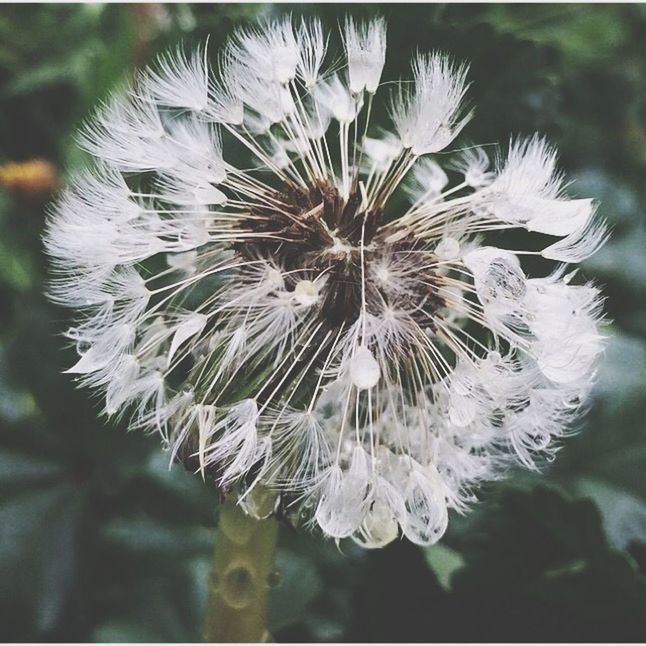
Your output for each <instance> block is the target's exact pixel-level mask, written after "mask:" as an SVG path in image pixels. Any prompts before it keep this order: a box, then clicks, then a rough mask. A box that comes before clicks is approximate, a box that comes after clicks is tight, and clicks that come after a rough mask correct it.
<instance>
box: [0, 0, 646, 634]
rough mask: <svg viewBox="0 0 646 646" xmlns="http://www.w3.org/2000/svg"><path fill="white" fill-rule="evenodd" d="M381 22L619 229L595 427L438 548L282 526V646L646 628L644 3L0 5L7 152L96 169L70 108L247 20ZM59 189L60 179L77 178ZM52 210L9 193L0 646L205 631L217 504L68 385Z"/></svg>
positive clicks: (392, 45) (474, 130)
mask: <svg viewBox="0 0 646 646" xmlns="http://www.w3.org/2000/svg"><path fill="white" fill-rule="evenodd" d="M347 10H349V11H352V12H353V13H355V14H357V15H360V16H367V15H371V14H374V13H376V12H378V13H381V14H383V15H385V16H387V17H388V19H389V50H388V60H387V65H386V71H385V75H386V76H389V77H396V76H398V75H402V74H405V73H406V66H407V64H408V59H409V56H410V54H411V53H412V52H413V51H414V50H415V49H416V48H419V49H421V50H427V49H440V50H444V51H448V52H450V53H452V54H453V55H454V56H456V57H457V58H460V59H468V60H470V61H471V62H472V66H471V74H470V76H471V79H472V81H473V85H472V88H471V97H472V100H473V103H474V105H475V106H476V108H477V118H476V119H474V120H473V121H472V123H471V124H470V125H469V126H468V128H467V130H466V132H465V138H466V139H471V140H474V141H478V142H485V143H486V142H496V141H502V142H504V141H506V140H507V139H508V138H509V136H510V135H511V134H528V133H531V132H533V131H535V130H540V131H542V132H544V133H545V134H547V135H548V136H549V137H550V139H551V140H552V141H554V142H555V143H556V144H557V145H558V146H559V148H560V151H561V158H562V163H563V166H564V168H565V169H567V171H568V173H569V175H570V176H572V177H573V178H574V179H575V180H576V181H575V182H574V183H573V185H572V187H571V191H572V192H573V193H574V194H576V195H580V196H591V197H595V198H597V199H598V200H600V202H601V207H600V210H601V212H602V214H603V215H604V216H605V217H606V218H607V219H608V220H609V221H610V223H611V224H612V226H613V237H612V240H611V241H610V243H609V244H608V245H607V246H606V247H605V248H604V249H603V250H602V251H601V252H600V253H599V254H598V255H597V256H595V257H594V258H593V259H591V260H590V261H589V262H588V263H587V265H586V266H585V267H584V270H583V271H584V273H585V274H586V276H588V277H596V278H597V279H598V281H599V282H600V283H602V284H604V285H605V288H604V291H605V294H606V295H607V312H608V316H609V318H610V319H611V320H612V323H611V325H610V328H609V330H610V332H611V333H612V335H613V336H612V338H611V340H610V342H609V344H608V349H607V353H606V356H605V360H604V363H603V366H602V368H601V371H600V379H599V386H598V388H597V390H596V395H595V398H594V401H593V404H592V407H591V411H590V413H589V414H588V416H587V418H586V420H585V422H584V423H583V424H582V428H581V433H580V434H579V435H577V436H576V437H574V438H572V439H570V440H568V441H567V442H566V443H565V446H564V448H563V450H562V451H561V452H560V453H559V455H558V458H557V460H556V461H555V463H554V464H553V465H552V466H551V467H550V468H549V469H547V472H546V473H545V474H540V475H539V474H529V475H528V474H514V478H512V479H511V480H510V481H509V482H508V483H503V484H498V485H495V486H490V487H488V488H487V489H486V490H485V491H484V492H483V495H482V502H481V503H479V504H478V505H477V506H476V509H475V510H474V512H473V513H472V514H470V515H468V516H466V517H464V518H461V517H455V518H453V520H452V523H451V525H450V530H449V533H448V535H447V537H446V539H445V540H444V541H443V542H442V544H441V545H439V546H434V547H431V548H428V549H427V550H421V549H419V548H417V547H415V546H413V545H411V544H408V543H406V542H396V543H395V544H394V545H392V546H390V547H388V548H386V549H384V550H381V551H378V552H365V551H362V550H360V549H358V548H356V547H354V546H352V545H345V544H343V545H341V547H340V549H337V547H336V546H335V545H334V544H332V543H322V542H321V541H319V540H318V539H314V538H312V537H309V536H305V535H297V534H295V533H294V532H292V531H290V530H288V529H287V528H285V529H284V532H283V535H282V537H281V543H280V550H279V554H278V559H277V570H278V572H279V574H278V576H277V584H276V587H275V588H274V590H273V591H272V607H271V613H270V620H271V621H270V623H271V629H272V631H273V634H274V636H275V638H276V639H277V640H278V641H292V640H313V641H337V640H353V641H354V640H356V641H371V640H378V641H389V640H391V641H462V640H473V641H505V640H518V641H542V640H544V641H552V640H555V641H567V640H572V641H580V640H590V641H599V640H609V641H621V640H635V639H637V640H640V641H642V640H646V612H645V608H646V578H645V576H644V575H645V573H646V478H645V477H644V475H645V474H646V429H645V428H644V424H645V418H646V415H645V413H646V281H644V276H645V275H646V217H645V214H646V199H645V198H646V181H644V180H645V178H646V118H645V117H646V57H645V56H644V34H645V33H646V6H645V5H639V4H636V5H620V4H616V5H590V6H586V5H567V4H565V5H563V4H560V5H502V4H497V5H487V4H478V5H457V4H456V5H443V4H432V5H431V4H427V5H423V4H420V5H403V4H397V5H355V6H352V5H351V6H348V5H290V6H280V5H261V4H259V5H226V4H212V5H194V6H193V5H181V4H180V5H146V6H142V5H102V4H87V5H23V6H21V5H7V4H5V5H2V7H1V8H0V163H2V162H6V161H10V160H12V161H16V160H18V161H19V160H23V159H29V158H32V157H43V158H47V159H49V160H51V161H53V162H54V163H56V164H57V166H58V167H59V169H61V170H60V172H61V175H62V177H63V178H64V176H65V175H66V174H69V173H74V172H75V171H76V170H78V168H79V166H80V165H81V164H82V163H83V156H82V155H81V154H80V153H79V152H78V150H77V148H76V147H75V144H74V141H73V131H74V129H75V127H76V126H77V125H78V123H79V122H80V120H81V119H82V118H83V117H84V116H85V115H86V114H87V113H88V111H89V110H90V109H91V108H92V107H93V106H94V105H96V104H97V103H98V102H100V100H101V99H102V98H104V97H105V96H106V94H107V93H108V92H109V91H110V89H111V88H113V87H114V86H115V85H117V84H118V83H119V82H120V81H122V80H123V79H125V78H127V77H128V76H129V75H130V74H131V73H132V71H133V69H134V68H135V66H137V65H140V64H144V63H146V62H147V61H148V60H149V59H150V58H151V57H153V56H154V55H155V53H156V52H158V51H160V50H162V49H164V48H165V47H167V46H169V45H173V44H175V43H176V42H178V41H179V40H183V41H184V42H186V43H187V44H192V43H196V42H198V41H200V40H202V39H203V38H204V37H206V36H207V35H210V47H211V50H212V51H215V50H217V48H218V46H219V45H220V44H221V43H222V41H223V40H224V38H225V37H226V35H227V34H228V33H229V32H230V31H231V30H232V29H233V28H234V27H235V26H236V25H238V24H240V23H244V22H246V21H249V20H253V19H255V18H256V17H258V16H262V15H270V14H280V13H285V12H292V13H294V14H300V13H303V14H308V15H311V14H316V15H319V16H320V17H321V18H322V19H323V20H324V22H325V23H326V24H327V25H328V26H329V27H330V28H331V29H335V28H336V25H337V24H338V22H339V20H340V19H341V18H342V16H343V15H344V12H345V11H347ZM63 181H64V180H63ZM46 209H47V206H46V205H45V204H43V203H42V202H34V201H33V200H32V201H28V200H26V199H24V198H20V197H18V196H16V195H12V194H10V193H9V192H7V191H4V192H1V191H0V573H1V576H0V626H1V628H0V631H1V633H0V637H2V639H3V640H20V641H30V640H55V641H58V640H61V641H74V640H90V641H93V640H95V641H102V642H115V641H162V642H164V641H191V640H196V639H198V637H199V633H200V627H201V615H202V613H203V607H204V603H205V597H206V579H207V574H208V568H209V559H210V553H211V544H212V539H213V530H214V527H215V524H216V516H217V509H216V495H215V492H214V491H213V490H212V489H211V488H210V487H209V486H208V485H206V484H203V483H202V481H201V480H200V479H199V477H196V476H191V475H188V474H186V473H183V472H182V471H181V470H180V469H178V468H173V469H172V470H169V469H168V465H167V461H166V457H165V456H164V455H162V454H161V452H160V451H159V448H158V442H157V440H156V439H155V438H150V437H144V436H141V435H135V434H126V433H125V431H124V429H123V428H122V427H121V426H119V425H114V424H111V425H107V424H105V423H103V422H102V421H100V420H99V419H98V417H97V412H98V410H99V406H98V404H97V402H96V401H93V400H92V399H91V398H90V397H89V396H88V394H87V393H83V392H78V391H76V390H75V389H74V387H73V385H72V383H71V380H70V379H69V378H68V377H67V376H65V375H62V374H60V373H61V371H62V370H63V369H64V368H65V367H67V366H69V365H71V363H72V362H73V361H72V356H71V352H70V351H69V350H68V349H66V348H64V344H63V341H62V339H61V337H60V333H61V331H63V330H64V329H65V326H66V320H67V319H66V317H67V316H68V315H67V313H66V312H63V311H61V310H58V309H55V308H53V307H52V306H50V305H48V304H47V303H46V301H45V298H44V296H43V284H44V276H45V274H46V263H45V259H44V257H43V254H42V249H41V243H40V235H41V232H42V228H43V222H44V217H45V213H46Z"/></svg>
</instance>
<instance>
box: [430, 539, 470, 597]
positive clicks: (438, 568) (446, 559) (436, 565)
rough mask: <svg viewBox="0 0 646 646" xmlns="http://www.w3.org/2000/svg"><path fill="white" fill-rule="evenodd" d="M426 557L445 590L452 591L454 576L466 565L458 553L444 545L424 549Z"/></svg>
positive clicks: (438, 544) (439, 544)
mask: <svg viewBox="0 0 646 646" xmlns="http://www.w3.org/2000/svg"><path fill="white" fill-rule="evenodd" d="M423 551H424V557H425V558H426V562H427V563H428V565H429V567H430V568H431V570H433V573H434V574H435V576H436V577H437V580H438V583H439V584H440V585H441V586H442V588H443V589H444V590H447V591H448V590H451V585H452V581H453V576H454V575H455V574H456V573H457V572H459V571H460V570H461V569H462V568H464V566H465V565H466V563H465V560H464V558H462V555H461V554H460V553H459V552H458V551H457V550H454V549H452V548H450V547H448V546H447V545H444V544H443V543H437V544H436V545H431V546H429V547H426V548H424V550H423Z"/></svg>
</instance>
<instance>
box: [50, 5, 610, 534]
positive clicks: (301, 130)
mask: <svg viewBox="0 0 646 646" xmlns="http://www.w3.org/2000/svg"><path fill="white" fill-rule="evenodd" d="M340 29H341V33H342V42H343V48H342V49H341V48H332V46H331V45H330V43H331V40H330V34H329V33H327V31H326V30H325V29H324V28H323V26H322V24H321V22H320V21H319V20H318V19H316V18H313V19H296V18H291V17H287V18H280V19H272V20H267V21H265V22H260V23H258V24H257V25H255V26H249V27H242V28H239V29H238V30H237V31H236V32H235V33H234V34H233V35H232V37H231V38H230V39H229V41H228V42H227V44H226V45H225V46H224V47H223V48H222V49H221V51H218V52H213V51H212V48H211V47H209V46H208V43H204V45H203V46H202V47H200V48H197V49H195V50H194V51H189V50H188V49H185V48H182V47H180V48H178V49H176V50H172V51H170V53H167V54H164V55H162V56H161V57H159V59H158V60H157V61H156V62H155V63H154V64H153V65H152V66H151V67H150V68H147V69H145V70H142V71H140V72H139V73H138V74H137V76H136V78H135V80H134V81H133V82H132V83H130V84H129V85H128V86H127V87H126V88H123V89H122V90H120V91H118V92H115V93H114V94H113V95H112V96H111V97H110V98H109V99H107V100H106V101H105V102H104V105H102V106H101V107H100V108H99V109H98V110H97V111H96V113H95V114H93V115H92V116H91V117H90V118H89V119H88V120H87V122H86V124H85V126H84V127H83V128H82V130H81V132H80V134H79V135H78V142H79V143H80V145H81V147H82V148H84V149H85V150H86V151H87V152H88V153H89V154H90V155H91V156H92V158H93V162H92V163H91V164H90V165H89V167H88V168H87V170H86V171H85V172H84V173H83V174H80V175H79V176H77V177H76V178H75V179H74V180H73V182H72V185H71V186H70V187H69V188H68V189H67V190H66V191H65V192H64V193H63V194H62V196H61V198H60V200H59V201H58V203H57V205H56V206H55V208H54V209H53V210H52V212H51V215H50V218H49V222H48V225H47V232H46V249H47V252H48V253H49V255H50V257H51V262H52V266H53V276H52V279H51V282H50V286H49V294H50V297H51V299H53V300H54V301H55V302H56V303H59V304H61V305H64V306H68V307H71V308H72V309H73V310H74V311H75V316H76V323H75V324H74V326H73V327H71V328H69V330H68V331H67V333H66V337H67V338H68V339H69V341H70V342H71V343H72V344H73V345H74V346H75V348H76V351H77V353H78V361H77V363H76V364H75V365H73V366H72V367H70V368H69V370H68V371H67V372H68V373H70V374H71V375H73V376H74V377H75V378H77V379H78V382H79V383H80V384H81V385H83V386H90V387H91V388H93V389H94V392H95V393H96V394H97V396H99V397H100V398H101V401H102V407H103V412H104V413H105V414H106V415H108V416H111V417H122V416H123V417H125V418H127V419H128V420H130V422H129V423H130V427H131V428H132V429H133V430H135V431H138V432H139V431H140V432H144V433H156V434H158V435H159V437H160V439H161V442H162V445H163V448H164V449H165V450H166V451H167V452H168V457H169V460H170V461H171V462H181V463H183V464H184V465H185V467H186V468H187V469H188V470H189V471H191V472H196V473H199V474H201V476H202V477H203V478H205V479H209V480H212V481H213V482H214V483H215V484H216V485H217V488H218V489H219V491H220V493H221V495H222V496H223V497H232V499H233V500H235V501H236V502H237V504H238V505H239V506H241V507H242V508H243V509H244V511H245V512H246V513H247V514H249V515H251V516H256V517H266V516H268V515H270V514H273V513H275V514H277V515H279V516H280V517H282V518H284V519H285V520H287V521H288V522H290V523H291V524H293V525H295V526H303V527H306V528H312V529H314V530H315V531H317V532H320V533H322V534H323V535H324V536H326V537H331V538H334V539H342V538H346V537H351V538H352V539H353V540H354V541H356V542H357V543H359V544H360V545H362V546H364V547H381V546H384V545H386V544H388V543H390V542H391V541H393V540H394V539H396V538H397V537H398V536H402V535H403V536H404V537H406V538H407V539H409V540H410V541H412V542H414V543H418V544H420V545H428V544H432V543H435V542H436V541H438V540H439V539H440V538H441V537H442V536H443V534H444V533H445V531H446V529H447V524H448V521H449V511H450V510H454V511H456V512H458V513H460V514H463V513H465V512H467V511H468V510H469V508H470V507H471V506H472V503H473V502H474V501H475V500H476V499H477V494H478V486H479V485H480V484H481V483H483V482H486V481H490V480H496V479H499V478H502V477H504V476H506V475H507V474H508V473H509V472H510V469H511V467H512V466H513V465H521V466H523V467H525V468H527V469H539V468H540V467H541V465H543V464H544V463H545V462H546V461H548V460H550V459H551V458H552V457H553V456H554V454H555V451H556V450H557V449H558V448H559V446H560V445H561V440H562V439H563V438H564V437H565V436H567V435H568V434H569V433H571V432H573V431H575V430H576V421H577V418H578V417H579V415H580V413H581V411H582V407H583V406H584V405H585V403H586V398H587V396H588V393H589V391H590V389H591V386H592V385H593V383H594V381H595V375H596V371H597V365H598V361H599V357H600V354H601V352H602V350H603V334H602V332H601V331H600V322H601V317H602V311H601V310H602V297H601V295H600V291H599V289H598V288H597V287H596V286H595V285H593V284H592V283H589V282H587V281H586V280H585V278H584V277H582V276H581V275H580V274H579V273H578V271H577V265H578V263H580V262H581V261H582V260H584V259H586V258H588V257H590V256H591V255H592V254H594V253H595V252H596V251H597V250H598V249H599V248H600V247H601V245H602V244H603V243H604V241H605V239H606V228H605V226H604V224H603V222H602V221H601V220H600V219H599V218H597V217H596V216H595V209H596V204H595V203H594V202H593V200H591V199H585V198H584V199H581V198H579V199H571V198H570V197H568V194H567V192H566V187H567V179H566V178H565V177H564V175H563V174H562V173H561V171H560V170H559V167H558V162H557V153H556V150H555V148H554V147H553V146H552V145H551V144H550V143H548V141H547V140H546V139H545V138H543V137H542V136H541V135H540V134H535V135H531V136H517V135H515V134H514V133H509V140H508V141H507V142H503V143H502V144H501V145H499V146H498V145H492V144H487V145H483V146H477V145H474V144H473V143H471V142H466V141H463V140H462V139H461V137H460V135H461V132H462V130H463V128H464V127H465V125H466V124H467V122H468V121H469V120H470V119H472V118H474V115H476V114H477V106H474V105H473V103H472V102H471V101H470V100H469V85H470V82H469V67H468V65H467V64H466V63H462V62H460V61H455V60H453V59H452V58H451V57H450V56H448V55H446V54H444V53H442V52H438V51H419V52H418V53H417V54H416V55H415V56H414V58H413V59H412V61H411V64H410V74H409V75H408V76H407V77H406V78H402V79H385V78H383V76H384V75H383V69H384V64H385V61H386V59H387V57H388V56H390V55H394V54H396V52H391V51H390V50H388V48H387V24H386V21H385V20H384V19H382V18H376V19H372V20H366V21H362V20H353V19H352V18H346V19H345V20H342V21H341V25H340ZM376 115H378V116H376Z"/></svg>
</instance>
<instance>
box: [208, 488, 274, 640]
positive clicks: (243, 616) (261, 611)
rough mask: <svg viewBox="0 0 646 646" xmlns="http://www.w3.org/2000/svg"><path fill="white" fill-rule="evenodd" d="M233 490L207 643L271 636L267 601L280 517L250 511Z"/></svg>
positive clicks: (213, 583)
mask: <svg viewBox="0 0 646 646" xmlns="http://www.w3.org/2000/svg"><path fill="white" fill-rule="evenodd" d="M235 497H236V496H229V498H228V500H227V502H226V503H225V504H224V505H223V506H222V508H221V513H220V520H219V523H218V531H217V535H216V540H215V550H214V557H213V568H212V571H211V577H210V580H209V597H208V605H207V609H206V617H205V621H204V633H203V638H204V641H205V642H208V643H231V642H266V641H270V635H269V632H268V630H267V602H268V594H269V589H270V582H271V578H272V573H273V568H274V552H275V550H276V541H277V538H278V523H277V521H276V520H275V519H274V518H273V517H270V518H267V519H265V520H256V519H254V518H252V517H251V516H248V515H247V514H245V512H244V511H242V509H240V507H238V505H236V503H235Z"/></svg>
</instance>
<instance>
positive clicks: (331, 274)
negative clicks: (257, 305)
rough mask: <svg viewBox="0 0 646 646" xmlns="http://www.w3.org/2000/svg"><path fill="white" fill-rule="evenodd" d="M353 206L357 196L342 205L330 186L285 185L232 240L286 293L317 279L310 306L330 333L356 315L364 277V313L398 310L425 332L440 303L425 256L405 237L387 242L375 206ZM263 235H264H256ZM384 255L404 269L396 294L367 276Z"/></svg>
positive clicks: (387, 230)
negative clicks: (278, 276) (275, 272)
mask: <svg viewBox="0 0 646 646" xmlns="http://www.w3.org/2000/svg"><path fill="white" fill-rule="evenodd" d="M360 205H361V195H360V194H359V192H358V191H355V192H353V193H351V194H350V196H349V198H348V199H347V200H345V199H344V198H343V197H342V196H341V195H340V193H339V191H338V189H337V188H336V187H334V186H332V185H330V184H320V185H312V186H310V187H309V188H308V189H305V188H295V187H291V186H290V187H287V188H285V189H283V190H282V191H277V192H276V193H275V195H274V196H273V198H272V200H271V201H268V203H267V206H264V207H256V208H254V209H253V211H252V213H251V217H250V218H249V220H248V221H246V222H243V223H242V224H243V227H245V228H247V229H249V230H250V231H252V232H253V234H254V235H253V237H250V238H249V240H243V241H241V242H239V243H238V244H237V245H236V251H237V253H238V254H239V255H240V256H241V257H242V258H244V259H247V260H249V259H257V258H272V259H273V260H274V261H275V262H276V263H278V265H279V266H280V267H281V268H282V270H283V272H284V279H285V286H286V288H287V289H288V290H290V291H292V290H293V289H294V288H295V285H296V283H297V282H298V281H300V280H302V279H304V278H307V279H308V280H312V281H314V280H316V279H317V278H318V277H321V278H323V277H324V284H323V286H322V289H321V297H320V299H319V302H318V305H317V307H318V310H319V312H320V316H321V317H322V318H323V319H324V321H325V322H326V323H327V324H329V326H330V327H332V328H338V327H339V326H340V325H342V324H346V325H349V324H352V323H353V322H354V321H356V320H357V318H358V317H359V315H360V312H361V307H362V276H364V277H365V299H366V307H367V311H368V312H369V313H371V314H375V315H378V313H379V310H381V309H383V308H384V307H389V306H392V307H404V308H406V309H407V310H409V311H410V314H411V316H412V317H413V318H414V319H415V320H416V321H417V322H418V323H419V324H420V325H421V326H423V327H426V328H430V329H433V327H434V326H433V317H432V314H433V313H434V312H436V311H437V310H438V309H439V308H440V307H441V306H442V305H443V303H444V302H443V299H442V298H441V297H440V296H439V293H438V291H437V287H438V282H437V279H438V274H437V272H436V270H435V269H434V268H433V266H432V263H429V261H428V260H429V258H428V257H425V259H423V260H422V259H421V258H422V256H420V254H418V253H417V252H416V249H415V247H416V245H417V241H416V239H415V238H414V236H412V235H411V234H407V235H405V236H403V237H401V236H397V237H398V238H399V239H397V241H396V242H389V241H387V239H388V237H389V236H391V235H392V233H393V229H392V228H391V227H388V226H385V225H384V222H383V212H382V211H381V209H374V210H370V209H369V210H365V211H360V210H359V208H360ZM263 233H265V234H267V237H263V236H262V235H260V236H259V235H258V234H263ZM362 248H363V254H362ZM386 255H389V256H391V257H396V259H397V264H398V266H406V265H410V271H406V272H405V273H406V275H407V279H406V283H407V285H406V286H400V287H402V289H393V290H389V289H388V288H387V287H386V286H384V285H383V284H380V283H379V281H376V280H375V276H374V272H372V271H370V268H371V266H372V265H373V264H374V263H375V262H378V261H379V260H380V259H381V258H383V257H385V256H386ZM362 256H363V258H362ZM362 262H363V264H364V268H363V272H362ZM373 310H374V311H373Z"/></svg>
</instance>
